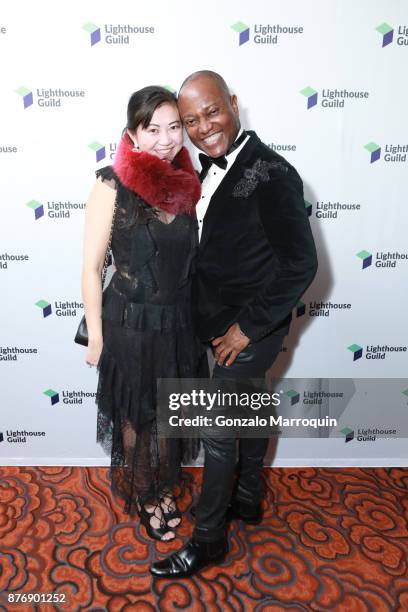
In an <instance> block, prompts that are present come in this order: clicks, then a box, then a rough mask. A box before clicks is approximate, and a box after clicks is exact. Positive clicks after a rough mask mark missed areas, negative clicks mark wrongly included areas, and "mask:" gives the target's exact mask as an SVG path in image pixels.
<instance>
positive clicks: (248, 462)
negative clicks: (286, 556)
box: [193, 335, 283, 542]
mask: <svg viewBox="0 0 408 612" xmlns="http://www.w3.org/2000/svg"><path fill="white" fill-rule="evenodd" d="M282 342H283V336H274V335H270V336H267V337H266V338H263V339H262V340H260V341H259V342H256V343H254V344H249V345H248V346H247V347H246V349H244V351H242V352H241V353H240V354H239V355H238V357H237V358H236V360H235V361H234V363H233V364H232V365H230V366H228V367H225V366H219V365H217V364H216V365H215V367H214V371H213V377H215V378H223V379H228V380H236V381H239V380H243V379H248V378H264V376H265V373H266V371H267V370H268V369H269V368H270V367H271V365H272V364H273V362H274V361H275V359H276V357H277V356H278V354H279V351H280V349H281V347H282ZM201 441H202V444H203V447H204V474H203V482H202V487H201V495H200V499H199V501H198V504H197V508H196V525H195V529H194V533H193V537H194V538H195V539H196V540H201V541H206V542H209V541H213V540H218V539H221V538H223V537H224V536H225V515H226V511H227V508H228V505H229V503H230V500H231V495H232V490H233V486H234V476H235V469H236V467H237V468H238V469H237V482H236V485H235V495H234V497H235V499H237V500H241V501H243V502H247V503H254V504H257V503H259V502H260V500H261V496H262V480H261V471H262V468H263V460H264V457H265V453H266V450H267V447H268V442H269V440H268V439H265V438H242V439H239V440H238V457H239V459H238V465H237V466H236V450H237V449H236V447H237V440H236V439H235V438H219V437H209V436H207V435H204V436H203V437H202V440H201Z"/></svg>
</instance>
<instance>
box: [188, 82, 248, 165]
mask: <svg viewBox="0 0 408 612" xmlns="http://www.w3.org/2000/svg"><path fill="white" fill-rule="evenodd" d="M178 106H179V111H180V116H181V119H182V121H183V123H184V127H185V128H186V130H187V134H188V135H189V137H190V140H191V142H192V143H193V144H194V145H195V146H196V147H197V148H198V149H201V150H202V151H204V152H205V153H207V155H209V156H210V157H220V155H225V153H226V152H227V151H228V149H229V147H230V146H231V145H232V143H233V142H234V140H235V138H236V135H237V133H238V131H239V127H240V123H239V112H238V105H237V98H236V96H229V95H227V94H226V92H224V91H223V90H222V89H221V88H220V87H219V85H218V83H217V82H216V81H214V80H213V79H211V78H206V77H198V78H197V79H193V80H192V81H190V82H188V83H187V84H186V85H185V86H184V87H183V88H182V90H181V92H180V95H179V101H178Z"/></svg>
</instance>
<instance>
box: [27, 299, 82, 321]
mask: <svg viewBox="0 0 408 612" xmlns="http://www.w3.org/2000/svg"><path fill="white" fill-rule="evenodd" d="M35 305H36V306H38V307H39V308H41V309H42V311H43V317H48V316H49V315H50V314H52V306H51V304H50V303H49V302H46V301H45V300H39V301H38V302H36V303H35ZM83 307H84V305H83V303H82V302H75V301H74V302H68V301H60V300H55V301H54V308H55V315H56V316H57V317H76V316H77V310H80V309H82V308H83Z"/></svg>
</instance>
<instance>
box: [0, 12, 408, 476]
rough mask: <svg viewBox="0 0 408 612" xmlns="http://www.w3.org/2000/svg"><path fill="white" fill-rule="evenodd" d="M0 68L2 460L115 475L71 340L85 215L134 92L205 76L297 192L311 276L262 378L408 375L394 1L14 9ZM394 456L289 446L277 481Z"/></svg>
mask: <svg viewBox="0 0 408 612" xmlns="http://www.w3.org/2000/svg"><path fill="white" fill-rule="evenodd" d="M240 43H241V44H240ZM0 53H1V57H2V79H1V85H0V91H1V100H2V112H1V115H0V169H1V176H2V179H1V183H0V189H1V199H0V205H1V208H2V214H1V218H2V224H1V230H0V231H1V234H0V236H1V250H0V278H1V286H2V288H3V299H2V300H1V304H0V313H1V336H0V358H1V362H0V367H1V381H2V384H1V415H0V439H2V441H1V442H0V461H1V463H2V464H5V465H6V464H14V465H25V464H28V465H36V464H38V465H40V464H45V465H46V464H48V465H54V464H55V465H109V458H108V457H106V456H105V454H104V453H103V451H102V450H101V448H100V447H99V446H98V445H97V444H96V442H95V430H96V406H95V403H94V397H93V394H94V392H95V387H96V373H95V370H89V369H88V368H87V367H86V366H85V364H84V350H83V349H82V348H81V347H79V346H77V345H74V343H73V341H72V339H73V335H74V332H75V329H76V326H77V323H78V321H79V319H80V317H81V316H82V312H83V310H82V303H81V293H80V273H81V249H82V225H83V212H84V211H83V208H84V204H85V201H86V198H87V195H88V193H89V191H90V189H91V187H92V184H93V181H94V170H95V169H96V168H97V167H101V166H104V165H106V164H108V163H110V160H111V156H112V155H113V153H114V149H115V145H116V142H117V140H118V138H119V136H120V133H121V130H122V128H123V126H124V124H125V117H126V105H127V101H128V98H129V95H130V94H131V93H132V92H133V91H135V90H137V89H139V88H141V87H143V86H145V85H148V84H161V85H165V86H168V87H169V88H171V89H173V90H177V89H178V87H179V86H180V84H181V82H182V80H183V79H184V78H185V76H187V75H188V74H189V73H191V72H193V71H195V70H198V69H203V68H209V69H213V70H216V71H217V72H220V73H221V74H222V75H223V76H224V77H225V78H226V80H227V82H228V83H229V85H230V87H231V89H232V91H233V92H234V93H236V94H237V96H238V100H239V105H240V110H241V117H242V123H243V125H244V127H247V128H249V129H254V130H256V131H257V132H258V134H259V136H260V137H261V138H262V139H263V140H264V142H265V143H267V144H268V145H269V146H271V147H276V148H277V150H279V152H281V153H282V154H283V155H284V156H285V157H287V159H288V160H289V161H290V162H291V163H292V164H293V165H294V166H295V167H296V168H297V169H298V171H299V173H300V174H301V176H302V177H303V179H304V185H305V199H306V204H305V205H306V206H307V207H308V209H309V210H310V212H311V216H310V221H311V224H312V229H313V233H314V236H315V240H316V244H317V248H318V254H319V262H320V268H319V272H318V275H317V278H316V280H315V281H314V283H313V285H312V286H311V287H310V289H309V290H308V292H307V295H305V296H304V297H303V298H302V301H303V302H304V304H305V307H304V309H303V310H302V308H301V307H300V308H299V309H298V311H297V312H295V322H294V324H293V326H292V331H291V334H290V336H289V337H288V338H287V341H286V345H285V349H286V350H285V351H284V352H282V354H281V356H280V358H279V360H278V363H277V366H276V369H275V373H277V374H278V375H286V376H291V377H297V378H302V379H305V388H306V387H307V388H311V387H313V385H314V384H315V383H314V382H313V381H311V380H310V379H316V378H317V379H319V378H323V377H333V378H348V377H365V378H381V377H383V378H402V377H404V376H406V375H407V354H408V353H407V352H406V351H407V345H408V330H407V325H406V304H407V271H408V246H407V219H408V214H407V212H406V205H407V204H406V195H405V191H406V189H405V186H406V179H407V167H408V166H407V150H408V125H407V121H406V104H407V99H408V85H407V80H406V68H407V62H408V8H407V6H406V3H405V2H404V1H403V0H359V1H355V0H330V1H328V0H314V1H313V2H309V3H305V2H303V1H302V0H280V1H275V0H270V1H268V0H251V2H244V1H238V0H235V1H234V2H219V1H216V0H207V2H206V3H205V5H203V6H201V5H194V4H192V3H191V2H188V1H187V0H174V1H173V2H171V3H169V2H167V1H166V0H154V1H152V2H150V3H145V2H143V3H142V2H138V3H135V2H134V1H129V0H122V1H121V2H118V3H116V5H113V3H112V2H106V1H105V0H102V1H101V0H98V1H96V0H92V1H89V2H87V3H79V4H78V5H76V4H75V3H74V4H72V3H71V4H70V5H68V4H66V5H65V4H61V3H55V2H51V1H49V0H44V1H43V2H40V3H36V4H34V3H30V2H28V1H25V2H20V3H14V2H11V0H8V1H5V2H3V5H2V13H1V16H0ZM90 145H91V146H90ZM97 159H98V160H99V161H96V160H97ZM404 179H405V184H404V183H403V181H404ZM322 213H323V214H322ZM364 251H365V253H364ZM358 254H360V255H359V256H358ZM363 266H365V267H364V268H363ZM321 302H323V304H326V305H323V307H320V308H319V304H317V305H316V303H321ZM50 310H51V314H49V312H50ZM302 313H303V314H302ZM296 314H298V315H299V316H298V317H296ZM316 314H317V316H316ZM44 315H47V316H44ZM353 345H356V346H353ZM348 347H352V348H351V349H349V348H348ZM294 349H296V350H294ZM396 349H400V350H396ZM359 351H360V353H359ZM360 354H361V357H360V358H357V359H353V357H359V355H360ZM373 356H374V359H373V358H372V357H373ZM316 384H320V383H316ZM406 387H408V382H407V385H406ZM403 391H404V388H402V389H401V393H400V394H399V401H401V402H403V403H404V405H405V406H406V405H407V399H408V398H407V394H405V395H404V393H403ZM45 392H48V393H45ZM384 411H385V413H386V411H387V406H384ZM350 418H351V417H350ZM348 425H349V426H351V427H352V426H353V424H352V423H351V422H350V421H349V422H348ZM33 432H34V433H36V432H37V433H38V432H40V434H42V435H32V434H33ZM406 447H407V444H406V441H405V440H404V439H391V440H376V441H375V442H371V443H359V442H358V441H357V440H354V441H352V442H351V443H350V444H345V441H344V439H342V438H333V439H331V438H329V439H319V440H318V441H316V440H313V439H301V440H296V439H285V440H280V442H279V444H278V447H277V449H276V454H275V457H274V458H273V465H275V466H286V465H407V464H408V462H407V452H406ZM271 461H272V459H271Z"/></svg>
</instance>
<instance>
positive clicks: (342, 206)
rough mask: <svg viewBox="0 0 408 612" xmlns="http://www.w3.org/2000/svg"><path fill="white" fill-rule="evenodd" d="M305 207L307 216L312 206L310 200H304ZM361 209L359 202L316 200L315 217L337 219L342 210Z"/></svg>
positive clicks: (352, 210)
mask: <svg viewBox="0 0 408 612" xmlns="http://www.w3.org/2000/svg"><path fill="white" fill-rule="evenodd" d="M305 208H306V210H307V214H308V215H309V217H310V216H311V215H312V211H313V207H312V204H311V203H310V202H307V201H306V200H305ZM356 210H361V205H360V204H354V203H348V202H347V203H343V202H331V201H330V200H329V201H328V202H320V201H317V202H316V212H315V215H314V216H315V217H316V219H338V218H339V215H341V214H342V213H343V212H354V211H356Z"/></svg>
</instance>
